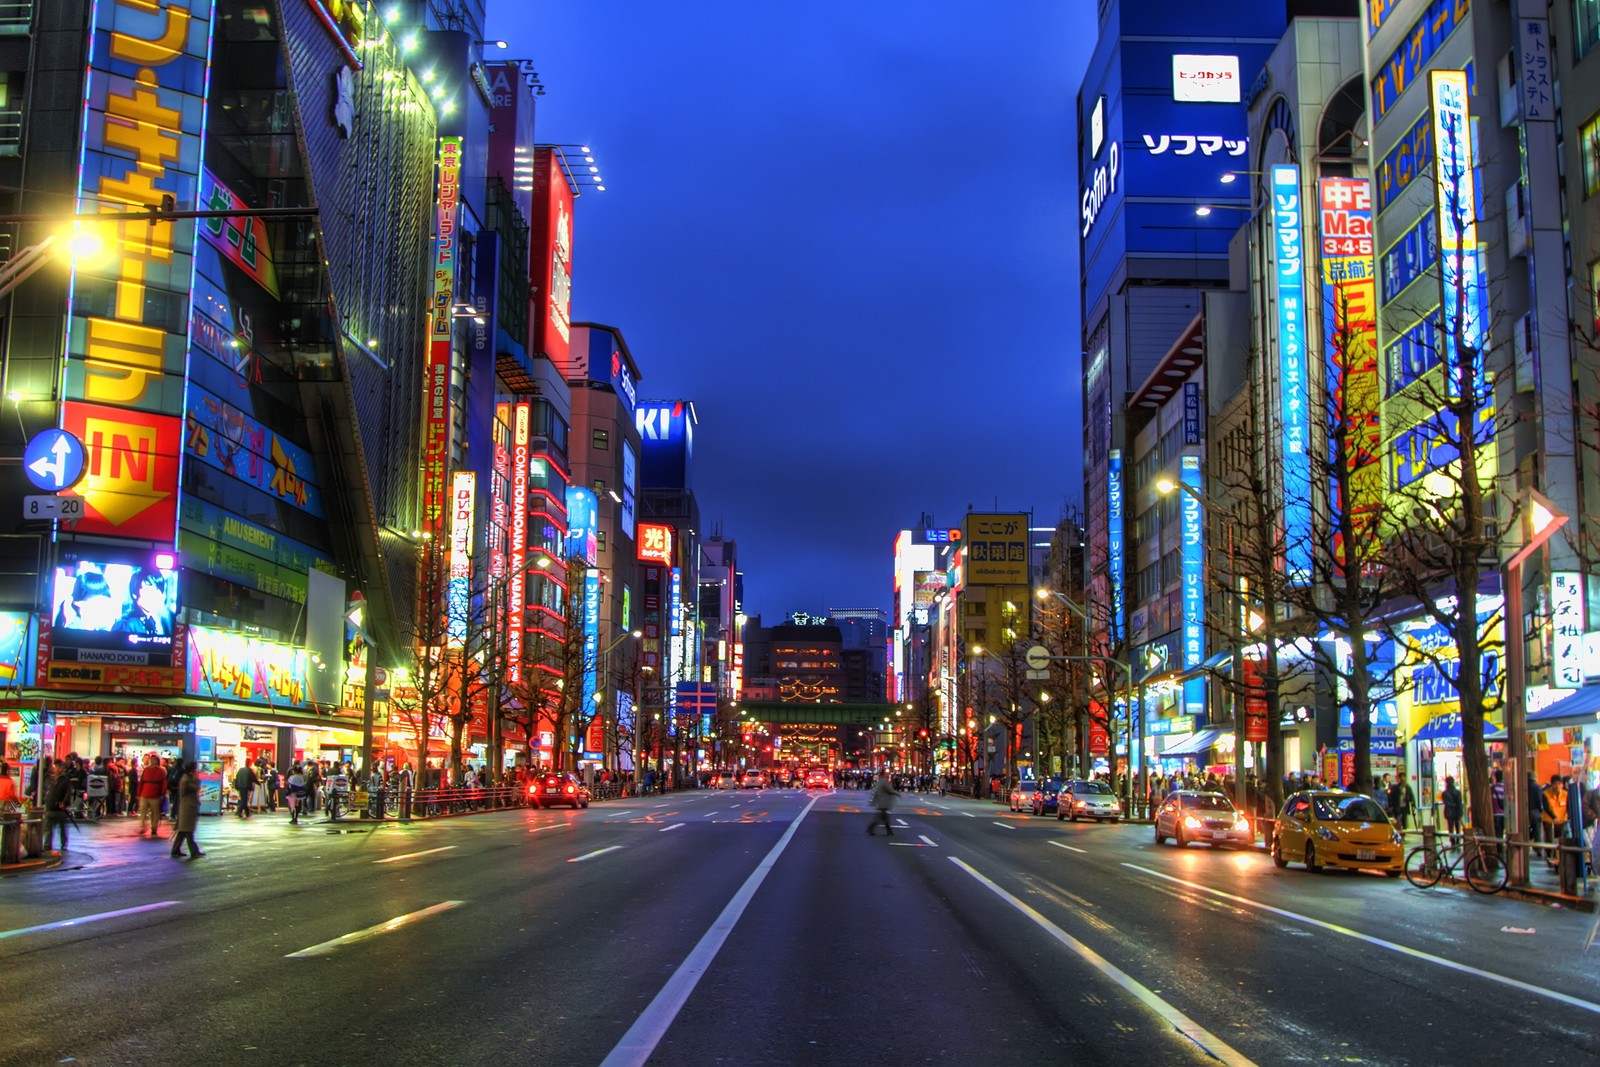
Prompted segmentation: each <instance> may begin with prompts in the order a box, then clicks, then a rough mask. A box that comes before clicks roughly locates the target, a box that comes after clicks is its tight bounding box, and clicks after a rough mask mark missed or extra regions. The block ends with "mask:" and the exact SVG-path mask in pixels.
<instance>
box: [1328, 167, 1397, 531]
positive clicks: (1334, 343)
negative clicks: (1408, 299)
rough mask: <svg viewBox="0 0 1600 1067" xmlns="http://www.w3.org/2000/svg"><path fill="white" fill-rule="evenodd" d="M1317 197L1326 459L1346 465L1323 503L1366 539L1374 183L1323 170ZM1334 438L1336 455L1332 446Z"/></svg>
mask: <svg viewBox="0 0 1600 1067" xmlns="http://www.w3.org/2000/svg"><path fill="white" fill-rule="evenodd" d="M1317 201H1318V227H1317V232H1318V235H1319V242H1320V248H1321V260H1322V322H1323V346H1324V347H1323V351H1324V369H1323V373H1324V375H1325V380H1326V383H1327V393H1328V397H1327V418H1328V426H1327V427H1326V430H1327V434H1328V440H1329V442H1330V444H1329V456H1328V459H1329V462H1330V463H1343V465H1344V473H1343V474H1342V475H1341V476H1340V477H1338V478H1336V479H1332V480H1330V486H1329V493H1330V500H1329V506H1330V508H1331V509H1333V511H1334V514H1335V515H1337V514H1338V513H1339V512H1341V511H1343V510H1344V509H1346V508H1348V509H1350V511H1351V514H1352V516H1353V517H1354V518H1355V522H1356V526H1357V529H1358V530H1359V531H1360V532H1361V533H1362V536H1363V543H1365V541H1366V539H1367V538H1368V537H1369V536H1370V526H1371V523H1372V521H1373V517H1374V514H1375V511H1376V509H1377V507H1378V506H1379V504H1380V501H1381V497H1382V493H1383V467H1382V456H1381V449H1382V443H1383V442H1382V435H1381V432H1380V422H1379V409H1378V394H1379V384H1378V351H1377V339H1378V324H1377V319H1378V306H1377V303H1378V297H1377V284H1376V279H1375V278H1374V262H1373V247H1372V183H1370V182H1368V181H1367V180H1365V179H1363V178H1323V179H1321V180H1319V181H1318V182H1317ZM1339 439H1342V440H1343V442H1344V443H1343V447H1342V449H1339V450H1338V451H1342V452H1343V455H1342V456H1340V455H1336V454H1334V453H1335V451H1336V449H1335V447H1334V442H1335V441H1336V440H1339ZM1331 525H1332V526H1333V527H1334V528H1337V522H1334V523H1332V524H1331ZM1340 555H1341V554H1340V553H1335V556H1336V558H1337V557H1339V556H1340Z"/></svg>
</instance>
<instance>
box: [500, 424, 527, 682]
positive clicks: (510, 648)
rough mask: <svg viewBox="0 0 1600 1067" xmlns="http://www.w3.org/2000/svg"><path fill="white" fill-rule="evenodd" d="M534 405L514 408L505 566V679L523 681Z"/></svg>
mask: <svg viewBox="0 0 1600 1067" xmlns="http://www.w3.org/2000/svg"><path fill="white" fill-rule="evenodd" d="M532 419H533V408H532V405H531V404H529V403H528V402H526V401H522V402H519V403H516V404H513V405H512V406H511V536H510V539H509V540H510V545H509V548H508V551H507V559H506V566H507V567H508V568H509V569H510V572H511V573H510V576H509V577H508V578H507V579H506V680H507V681H510V682H520V681H522V641H523V634H525V633H526V632H527V615H526V609H527V603H528V597H527V584H528V574H527V568H528V476H529V473H530V468H529V466H528V464H529V463H530V462H531V461H532V457H531V456H530V454H529V451H530V448H529V431H530V423H531V421H532Z"/></svg>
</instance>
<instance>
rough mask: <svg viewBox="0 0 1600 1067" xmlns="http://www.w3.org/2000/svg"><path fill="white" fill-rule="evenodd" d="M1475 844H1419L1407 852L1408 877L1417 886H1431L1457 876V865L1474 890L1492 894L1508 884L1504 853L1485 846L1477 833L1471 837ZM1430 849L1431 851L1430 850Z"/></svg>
mask: <svg viewBox="0 0 1600 1067" xmlns="http://www.w3.org/2000/svg"><path fill="white" fill-rule="evenodd" d="M1469 840H1470V841H1471V843H1472V846H1473V847H1472V848H1471V849H1470V850H1469V849H1467V848H1463V847H1460V846H1458V847H1456V848H1454V849H1452V848H1451V847H1450V846H1449V845H1445V846H1443V847H1440V846H1435V847H1433V848H1431V849H1430V848H1429V847H1428V846H1427V845H1418V846H1417V847H1416V848H1414V849H1412V850H1411V851H1410V852H1408V853H1406V881H1408V882H1410V883H1411V884H1412V885H1414V886H1416V887H1417V888H1418V889H1432V888H1433V887H1434V886H1436V885H1438V884H1439V879H1441V878H1443V877H1444V876H1445V875H1447V874H1448V875H1450V876H1451V877H1455V874H1456V870H1457V868H1460V870H1461V875H1462V877H1463V878H1465V879H1466V883H1467V885H1468V886H1469V887H1470V888H1471V889H1472V891H1473V892H1475V893H1483V894H1485V895H1492V894H1495V893H1498V892H1500V890H1502V889H1504V888H1505V887H1506V880H1507V877H1508V874H1509V872H1508V870H1507V866H1506V861H1505V857H1503V856H1501V855H1500V854H1499V853H1498V852H1497V851H1495V850H1492V849H1491V848H1488V847H1485V845H1484V842H1483V841H1482V840H1481V839H1479V838H1476V837H1473V838H1470V839H1469ZM1430 853H1431V854H1430Z"/></svg>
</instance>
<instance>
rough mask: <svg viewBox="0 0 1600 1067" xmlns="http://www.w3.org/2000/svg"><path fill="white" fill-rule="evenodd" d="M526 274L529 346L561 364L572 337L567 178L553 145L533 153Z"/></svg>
mask: <svg viewBox="0 0 1600 1067" xmlns="http://www.w3.org/2000/svg"><path fill="white" fill-rule="evenodd" d="M533 177H534V186H533V225H532V227H531V229H532V233H531V234H530V235H529V237H530V240H529V244H528V247H529V257H530V259H531V262H530V263H529V264H528V271H529V277H531V278H532V279H533V285H534V293H535V297H534V312H535V313H534V315H533V317H532V318H533V322H532V329H533V337H532V343H531V344H530V346H529V347H530V348H531V349H532V350H533V351H535V352H543V353H544V354H545V355H546V356H548V357H549V358H550V360H551V362H553V363H555V365H556V366H557V367H561V368H565V367H566V365H567V360H568V359H569V358H570V355H571V343H572V184H571V182H570V181H569V180H568V178H567V175H566V171H565V170H563V169H562V165H561V159H560V157H558V156H557V155H556V151H555V149H552V148H539V149H535V150H534V153H533Z"/></svg>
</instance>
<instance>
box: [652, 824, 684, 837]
mask: <svg viewBox="0 0 1600 1067" xmlns="http://www.w3.org/2000/svg"><path fill="white" fill-rule="evenodd" d="M684 825H686V824H685V823H681V822H675V823H673V824H672V825H671V826H663V827H662V828H661V829H659V830H657V831H656V833H658V834H664V833H666V832H667V831H668V830H676V829H677V828H678V827H680V826H684Z"/></svg>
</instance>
